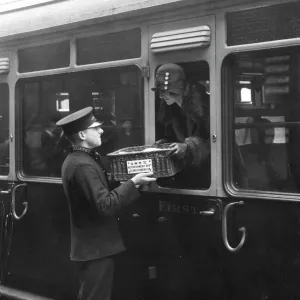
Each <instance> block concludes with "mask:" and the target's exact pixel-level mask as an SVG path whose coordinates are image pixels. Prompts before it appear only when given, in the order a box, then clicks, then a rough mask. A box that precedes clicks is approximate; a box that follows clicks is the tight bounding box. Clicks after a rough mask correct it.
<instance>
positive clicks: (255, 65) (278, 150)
mask: <svg viewBox="0 0 300 300" xmlns="http://www.w3.org/2000/svg"><path fill="white" fill-rule="evenodd" d="M299 66H300V56H299V48H295V47H293V48H284V49H272V50H264V51H253V52H247V53H239V54H232V55H230V56H229V57H227V59H226V60H225V62H224V67H223V76H224V77H223V92H224V94H223V95H224V97H225V98H224V100H225V101H224V102H223V104H224V106H223V108H224V121H225V122H229V124H228V123H227V125H228V126H229V130H230V131H231V135H229V136H230V137H232V140H229V138H227V140H228V144H227V147H228V150H229V151H230V152H231V157H230V159H229V160H228V161H227V165H226V166H225V169H226V170H227V171H228V172H227V174H228V175H229V176H230V181H231V182H232V183H233V185H234V187H235V188H236V189H246V190H257V191H271V192H275V191H276V192H287V193H295V192H299V188H300V186H299V185H300V165H299V162H300V99H299V95H300V89H299V79H300V72H299V70H300V68H299ZM229 170H230V171H229Z"/></svg>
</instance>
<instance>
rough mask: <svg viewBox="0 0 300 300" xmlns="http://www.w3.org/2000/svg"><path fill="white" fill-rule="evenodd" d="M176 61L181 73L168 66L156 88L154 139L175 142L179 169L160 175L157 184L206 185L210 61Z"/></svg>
mask: <svg viewBox="0 0 300 300" xmlns="http://www.w3.org/2000/svg"><path fill="white" fill-rule="evenodd" d="M175 65H177V66H179V67H181V71H180V73H181V75H180V76H178V74H176V72H177V71H178V70H177V71H176V72H175V71H172V69H171V70H168V69H167V70H166V72H163V73H164V74H162V75H163V78H162V79H163V80H162V82H161V83H159V84H158V85H162V89H160V91H156V92H155V93H156V95H155V101H156V116H155V117H156V118H155V119H156V128H155V133H156V143H176V147H178V155H177V154H176V155H175V156H174V159H175V160H176V161H177V163H178V164H179V165H180V166H181V168H182V171H180V172H179V173H177V174H176V175H175V176H174V177H171V178H164V179H159V180H158V184H159V185H161V186H165V187H170V188H179V189H208V188H209V187H210V182H211V175H210V173H211V172H210V171H211V166H210V138H209V137H210V94H209V93H210V92H209V91H210V90H209V65H208V63H207V62H204V61H202V62H192V63H183V64H181V63H176V64H175ZM171 68H172V67H171ZM175 69H178V68H177V67H175ZM159 70H160V66H159V67H158V68H157V70H156V85H157V78H158V77H157V73H158V72H160V71H159ZM182 74H183V75H182ZM164 88H166V89H167V92H164Z"/></svg>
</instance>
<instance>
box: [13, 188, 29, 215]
mask: <svg viewBox="0 0 300 300" xmlns="http://www.w3.org/2000/svg"><path fill="white" fill-rule="evenodd" d="M25 186H27V184H26V183H21V184H17V185H15V186H13V187H12V191H11V198H12V214H13V217H14V218H15V219H16V220H21V219H22V218H23V217H24V216H25V215H26V213H27V209H28V202H23V205H24V206H25V208H24V210H23V212H22V214H21V215H20V216H18V215H17V213H16V191H17V190H18V189H19V188H20V187H25Z"/></svg>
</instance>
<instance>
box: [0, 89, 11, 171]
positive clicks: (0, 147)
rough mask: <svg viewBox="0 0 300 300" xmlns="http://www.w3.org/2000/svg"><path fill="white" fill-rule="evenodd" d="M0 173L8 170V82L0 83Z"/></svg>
mask: <svg viewBox="0 0 300 300" xmlns="http://www.w3.org/2000/svg"><path fill="white" fill-rule="evenodd" d="M0 101H1V104H0V175H8V172H9V106H8V104H9V91H8V84H6V83H1V84H0Z"/></svg>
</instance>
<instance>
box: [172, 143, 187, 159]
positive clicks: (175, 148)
mask: <svg viewBox="0 0 300 300" xmlns="http://www.w3.org/2000/svg"><path fill="white" fill-rule="evenodd" d="M170 147H171V149H170V150H171V152H170V156H173V157H175V158H176V159H179V160H182V159H183V158H184V156H185V154H186V151H187V148H188V146H187V144H186V143H173V144H171V145H170Z"/></svg>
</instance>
